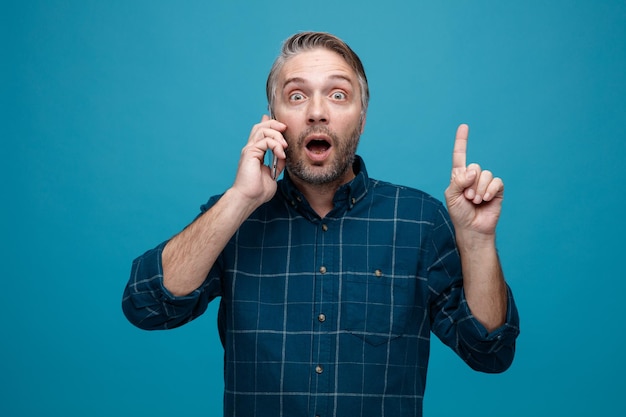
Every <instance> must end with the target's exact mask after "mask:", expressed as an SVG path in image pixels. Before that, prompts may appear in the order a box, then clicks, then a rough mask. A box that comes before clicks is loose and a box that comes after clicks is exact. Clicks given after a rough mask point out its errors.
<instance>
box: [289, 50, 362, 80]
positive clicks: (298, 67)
mask: <svg viewBox="0 0 626 417" xmlns="http://www.w3.org/2000/svg"><path fill="white" fill-rule="evenodd" d="M337 76H340V77H341V78H346V79H347V80H350V81H352V82H356V80H357V75H356V73H355V72H354V70H353V69H352V68H351V67H350V65H348V63H347V62H346V60H345V59H343V57H342V56H341V55H339V54H338V53H336V52H333V51H330V50H328V49H324V48H317V49H313V50H309V51H305V52H300V53H299V54H297V55H295V56H293V57H291V58H289V59H288V60H287V61H286V62H285V64H284V65H283V68H282V69H281V71H280V74H279V77H278V78H279V80H281V82H280V85H281V86H282V85H284V83H285V82H288V81H289V80H292V79H301V80H304V81H306V80H312V81H313V80H316V79H320V78H328V77H337Z"/></svg>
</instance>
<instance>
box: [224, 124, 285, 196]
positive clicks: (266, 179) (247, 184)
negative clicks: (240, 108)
mask: <svg viewBox="0 0 626 417" xmlns="http://www.w3.org/2000/svg"><path fill="white" fill-rule="evenodd" d="M286 129H287V126H286V125H285V124H284V123H281V122H279V121H277V120H274V119H270V118H269V117H268V116H266V115H263V118H262V119H261V122H260V123H258V124H256V125H254V126H253V128H252V130H251V131H250V136H249V138H248V143H247V144H246V146H244V148H243V149H242V150H241V157H240V159H239V167H238V168H237V177H236V178H235V182H234V184H233V187H232V188H233V189H234V190H236V191H238V192H239V193H241V195H243V196H244V197H246V198H248V199H250V200H254V201H257V202H258V204H261V203H264V202H266V201H268V200H269V199H270V198H272V196H273V195H274V193H275V192H276V181H274V179H273V178H272V173H271V170H270V168H269V167H268V166H266V165H265V164H264V161H265V153H266V152H267V151H268V150H269V149H271V150H272V151H273V152H274V154H275V155H276V156H277V157H278V168H277V171H276V172H277V175H278V174H280V172H281V171H282V170H283V169H284V167H285V158H286V157H287V156H286V154H285V148H286V147H287V141H285V138H284V137H283V135H282V132H284V131H285V130H286Z"/></svg>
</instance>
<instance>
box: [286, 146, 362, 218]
mask: <svg viewBox="0 0 626 417" xmlns="http://www.w3.org/2000/svg"><path fill="white" fill-rule="evenodd" d="M352 169H353V170H354V172H355V174H356V176H355V177H354V178H353V179H352V180H351V181H350V182H348V183H346V184H344V185H342V186H341V187H339V189H338V190H337V192H336V193H335V197H334V198H333V202H334V205H335V207H334V208H333V210H332V211H331V212H330V213H328V216H335V217H338V216H341V215H342V214H343V213H345V211H346V210H351V209H352V208H353V207H354V206H355V205H356V204H358V203H359V202H360V201H361V200H363V198H364V197H365V195H366V194H367V190H368V185H369V176H368V175H367V169H366V168H365V162H363V159H362V158H361V157H360V156H358V155H356V156H355V159H354V163H353V164H352ZM278 188H279V190H280V192H281V194H282V196H283V197H284V198H285V200H286V201H287V203H289V204H290V205H291V206H292V207H294V208H296V209H298V210H299V211H300V212H301V213H302V214H303V215H305V217H310V216H311V215H312V216H313V217H315V218H319V216H317V214H316V213H315V212H314V211H313V209H312V208H311V206H310V205H309V203H308V202H307V201H306V199H305V198H304V195H303V194H302V193H301V192H300V190H298V188H297V187H296V186H295V184H294V183H293V181H292V180H291V178H290V177H289V173H288V172H287V171H284V174H283V179H282V180H280V181H279V183H278Z"/></svg>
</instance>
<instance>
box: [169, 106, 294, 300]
mask: <svg viewBox="0 0 626 417" xmlns="http://www.w3.org/2000/svg"><path fill="white" fill-rule="evenodd" d="M285 129H286V126H285V125H284V124H283V123H280V122H278V121H276V120H271V119H270V118H269V117H267V116H263V119H262V120H261V123H259V124H257V125H255V126H254V127H253V129H252V131H251V133H250V137H249V139H248V143H247V144H246V146H245V147H244V148H243V150H242V152H241V158H240V160H239V167H238V169H237V176H236V178H235V182H234V184H233V186H232V187H231V188H230V189H228V190H227V191H226V192H225V193H224V195H223V196H222V197H221V198H220V200H219V201H218V202H217V203H216V204H215V205H214V206H213V207H212V208H211V209H210V210H208V211H207V212H206V213H204V214H203V215H202V216H200V217H199V218H198V219H196V221H194V222H193V223H192V224H191V225H189V226H188V227H187V228H186V229H185V230H183V231H182V232H180V233H179V234H178V235H176V236H174V237H173V238H172V239H171V240H170V241H169V242H168V243H167V245H166V246H165V248H164V249H163V254H162V264H163V285H164V286H165V288H167V289H168V290H169V291H170V292H171V293H172V294H173V295H175V296H184V295H187V294H189V293H191V292H192V291H194V290H195V289H197V288H198V287H200V286H201V285H202V283H203V282H204V280H205V278H206V277H207V274H208V273H209V270H210V269H211V267H212V266H213V264H214V263H215V260H216V259H217V257H218V256H219V254H220V253H221V252H222V250H223V249H224V247H225V246H226V244H227V243H228V241H229V240H230V238H231V237H232V236H233V234H234V233H235V232H236V231H237V229H238V228H239V226H241V224H242V223H243V222H244V221H245V220H246V219H247V218H248V216H249V215H250V214H251V213H252V212H253V211H254V210H255V209H256V208H257V207H259V206H260V205H261V204H263V203H265V202H267V201H269V200H270V199H271V198H272V196H273V195H274V194H275V193H276V181H274V180H273V179H272V174H271V172H270V169H269V168H268V167H267V166H265V165H264V163H263V162H264V157H265V152H266V151H267V150H268V149H272V150H273V151H274V154H275V155H276V156H277V157H278V158H279V163H278V169H279V172H280V171H281V170H282V169H283V168H284V166H285V157H286V155H285V151H284V148H285V147H287V142H286V141H285V139H284V138H283V136H282V133H281V132H283V131H284V130H285Z"/></svg>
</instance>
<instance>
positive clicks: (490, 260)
mask: <svg viewBox="0 0 626 417" xmlns="http://www.w3.org/2000/svg"><path fill="white" fill-rule="evenodd" d="M467 137H468V127H467V125H461V126H459V128H458V130H457V133H456V140H455V144H454V152H453V156H452V174H451V179H450V185H449V186H448V188H447V189H446V192H445V197H446V204H447V206H448V212H449V213H450V218H451V219H452V223H453V224H454V228H455V231H456V240H457V246H458V250H459V254H460V256H461V266H462V271H463V287H464V289H465V296H466V299H467V303H468V305H469V308H470V310H471V311H472V314H473V316H474V317H475V318H476V319H477V320H478V321H479V322H480V323H481V324H482V325H483V326H485V328H486V329H487V331H490V332H491V331H493V330H495V329H497V328H498V327H500V326H501V325H502V324H504V322H505V320H506V311H507V287H506V283H505V280H504V275H503V273H502V268H501V266H500V261H499V259H498V254H497V251H496V242H495V240H496V237H495V232H496V226H497V223H498V219H499V217H500V212H501V209H502V199H503V195H504V184H503V183H502V180H501V179H500V178H496V177H494V176H493V175H492V173H491V172H490V171H487V170H482V169H481V168H480V166H479V165H477V164H470V165H469V166H466V154H467Z"/></svg>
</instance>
